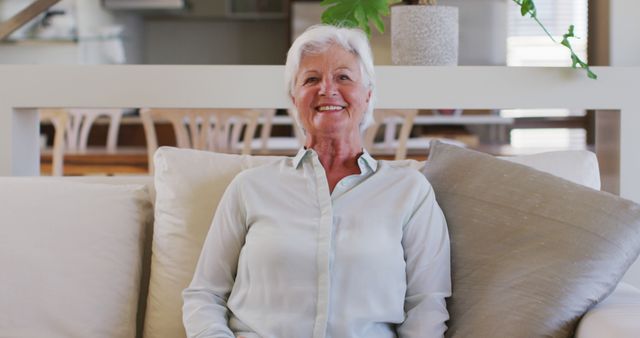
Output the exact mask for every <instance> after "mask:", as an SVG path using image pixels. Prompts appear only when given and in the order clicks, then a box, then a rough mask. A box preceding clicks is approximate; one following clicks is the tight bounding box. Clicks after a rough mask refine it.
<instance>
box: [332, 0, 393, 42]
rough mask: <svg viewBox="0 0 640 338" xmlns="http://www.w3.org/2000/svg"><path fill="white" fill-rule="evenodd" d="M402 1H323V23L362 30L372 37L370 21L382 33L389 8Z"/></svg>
mask: <svg viewBox="0 0 640 338" xmlns="http://www.w3.org/2000/svg"><path fill="white" fill-rule="evenodd" d="M397 2H400V0H323V1H322V2H321V3H320V5H321V6H325V7H326V9H325V10H324V12H323V13H322V22H323V23H326V24H331V25H345V24H348V25H350V26H351V27H353V26H357V27H360V28H362V30H364V31H365V32H366V33H367V35H368V36H369V37H371V28H370V27H369V21H372V22H373V24H374V26H375V27H376V28H377V29H378V30H379V31H380V32H381V33H382V32H384V23H383V21H382V16H386V15H389V6H390V5H392V4H394V3H397Z"/></svg>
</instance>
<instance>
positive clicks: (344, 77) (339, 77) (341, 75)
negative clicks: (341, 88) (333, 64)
mask: <svg viewBox="0 0 640 338" xmlns="http://www.w3.org/2000/svg"><path fill="white" fill-rule="evenodd" d="M338 79H340V80H351V78H350V77H349V75H346V74H340V75H338Z"/></svg>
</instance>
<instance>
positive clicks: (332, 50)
mask: <svg viewBox="0 0 640 338" xmlns="http://www.w3.org/2000/svg"><path fill="white" fill-rule="evenodd" d="M318 62H320V63H318ZM324 63H330V64H331V65H332V66H333V68H334V69H339V68H347V69H350V70H352V71H355V72H359V73H360V74H364V65H363V64H362V60H361V59H360V57H359V55H358V54H357V53H356V52H355V51H354V50H350V49H347V48H345V47H343V46H342V45H340V44H337V43H331V44H320V45H313V44H308V46H305V47H304V48H303V49H302V52H301V54H300V63H299V67H298V74H297V75H300V74H302V73H304V72H307V71H309V70H321V69H314V68H321V67H322V66H324Z"/></svg>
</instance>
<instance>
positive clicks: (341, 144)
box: [305, 135, 362, 171]
mask: <svg viewBox="0 0 640 338" xmlns="http://www.w3.org/2000/svg"><path fill="white" fill-rule="evenodd" d="M305 147H306V148H307V149H313V150H315V151H316V153H318V159H319V160H320V163H321V164H322V166H323V167H324V169H325V170H326V171H332V170H336V169H337V170H340V169H346V168H357V167H358V157H359V156H360V154H362V141H361V139H360V137H357V138H351V139H338V138H326V137H317V136H314V135H307V140H306V142H305Z"/></svg>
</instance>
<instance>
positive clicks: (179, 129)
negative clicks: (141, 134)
mask: <svg viewBox="0 0 640 338" xmlns="http://www.w3.org/2000/svg"><path fill="white" fill-rule="evenodd" d="M262 113H263V112H262V111H260V110H255V109H150V108H145V109H142V110H141V111H140V115H141V118H142V124H143V127H144V131H145V136H146V140H147V156H148V161H149V172H150V173H153V154H154V153H155V151H156V149H157V148H158V139H157V135H156V131H155V126H154V122H155V121H168V122H170V123H171V125H172V126H173V130H174V132H175V136H176V144H177V146H178V147H179V148H192V149H200V150H209V151H215V152H224V153H231V152H233V149H234V147H233V145H234V144H236V143H237V142H239V140H240V137H241V136H242V144H243V146H242V151H241V153H242V154H251V141H252V140H253V136H254V134H255V131H256V127H257V124H258V118H259V117H260V115H261V114H262ZM243 130H244V133H242V131H243Z"/></svg>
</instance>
